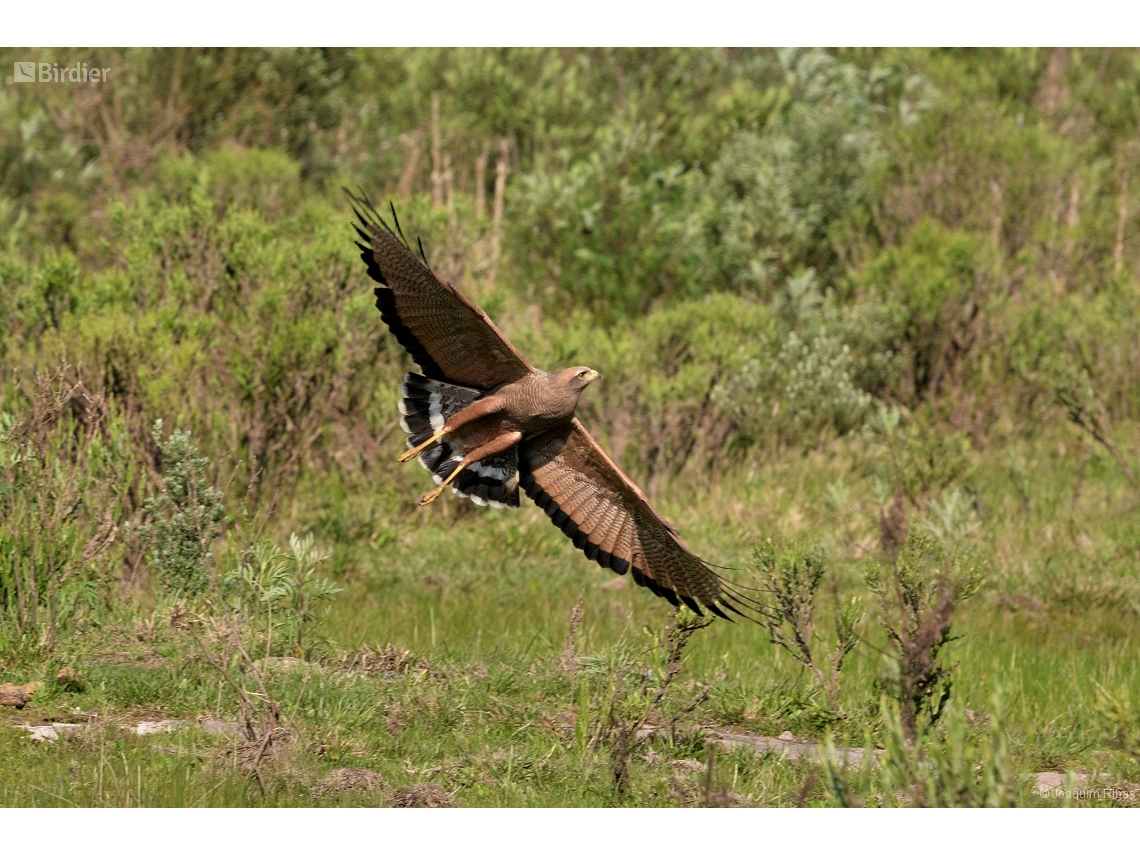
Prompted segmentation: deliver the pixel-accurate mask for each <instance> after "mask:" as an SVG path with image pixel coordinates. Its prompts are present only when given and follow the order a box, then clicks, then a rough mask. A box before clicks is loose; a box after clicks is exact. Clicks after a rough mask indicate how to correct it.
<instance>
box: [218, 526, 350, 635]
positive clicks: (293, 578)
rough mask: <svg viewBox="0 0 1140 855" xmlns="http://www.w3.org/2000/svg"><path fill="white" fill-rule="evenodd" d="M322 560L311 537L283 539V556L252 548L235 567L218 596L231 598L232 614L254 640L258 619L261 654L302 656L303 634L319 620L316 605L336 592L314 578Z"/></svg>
mask: <svg viewBox="0 0 1140 855" xmlns="http://www.w3.org/2000/svg"><path fill="white" fill-rule="evenodd" d="M326 560H328V556H327V555H324V554H322V553H321V552H320V550H318V549H317V547H316V545H315V544H314V542H313V536H312V535H311V534H309V535H305V536H304V537H298V536H297V535H296V534H291V535H289V550H288V552H283V551H281V550H280V549H279V548H278V547H277V545H276V544H273V543H269V542H261V543H256V544H254V545H253V546H251V547H249V549H247V550H246V553H245V555H244V557H243V559H242V561H241V563H240V564H239V565H238V567H237V568H236V569H235V570H234V571H233V572H231V573H230V574H229V575H227V576H226V578H225V579H224V580H223V582H222V591H223V592H224V593H225V594H227V595H229V596H230V597H232V599H233V603H234V605H235V606H236V610H237V611H240V612H241V614H243V615H244V616H246V619H247V620H248V621H249V622H250V623H251V624H252V625H253V627H254V628H255V629H256V630H257V631H258V633H259V634H260V630H261V627H260V626H259V618H260V617H261V615H262V613H264V620H265V630H264V639H265V641H264V649H265V651H266V655H267V656H268V655H269V654H270V653H271V652H272V651H273V650H274V649H275V648H274V644H273V642H274V639H275V638H276V641H277V648H276V649H278V650H281V651H284V652H286V653H287V654H288V655H292V656H299V655H302V654H303V653H304V652H305V646H304V640H305V630H306V628H307V627H308V626H309V625H310V624H312V623H313V622H314V621H315V620H317V618H319V617H320V616H321V611H320V607H321V605H320V604H322V603H324V602H327V601H328V600H331V599H332V598H333V597H334V596H335V595H336V594H337V593H339V592H340V588H337V587H336V586H335V585H333V584H332V583H331V582H329V581H328V580H327V579H322V578H320V577H318V576H316V575H315V574H316V571H317V567H318V565H320V564H321V563H322V562H324V561H326Z"/></svg>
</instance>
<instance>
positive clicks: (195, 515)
mask: <svg viewBox="0 0 1140 855" xmlns="http://www.w3.org/2000/svg"><path fill="white" fill-rule="evenodd" d="M151 437H152V439H153V440H154V442H155V444H156V445H158V446H160V447H161V449H162V485H163V489H162V491H161V492H160V493H159V494H158V495H157V496H152V497H150V498H148V499H146V500H145V501H144V502H143V510H144V512H145V513H146V514H148V515H149V516H150V517H151V519H152V520H153V521H152V522H149V523H147V524H146V525H144V526H141V527H140V528H139V536H140V538H141V539H142V541H143V543H144V544H146V547H147V550H148V552H149V560H150V567H151V569H152V570H153V571H154V572H155V575H156V576H157V577H158V581H159V582H160V583H161V584H162V586H163V587H164V588H165V589H166V590H168V591H170V592H172V593H174V594H176V595H181V594H191V595H192V594H200V593H202V592H203V591H205V590H206V587H207V586H208V585H209V583H210V569H211V567H212V565H213V553H212V546H213V543H214V541H215V540H217V538H218V537H219V536H221V533H222V532H221V523H222V521H223V520H224V519H225V515H226V513H225V507H224V506H223V505H222V495H221V493H220V492H218V490H216V489H215V488H214V487H213V486H212V485H211V484H210V480H209V478H208V477H207V475H206V467H207V465H208V464H209V462H210V460H209V458H208V457H199V456H198V448H197V446H196V445H194V443H192V442H191V441H190V434H189V433H188V432H187V431H184V430H178V429H177V428H175V429H174V430H173V431H171V433H170V436H169V437H167V438H166V440H165V441H164V440H163V438H162V419H159V420H158V421H156V422H155V423H154V428H153V430H152V431H151Z"/></svg>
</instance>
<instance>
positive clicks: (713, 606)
mask: <svg viewBox="0 0 1140 855" xmlns="http://www.w3.org/2000/svg"><path fill="white" fill-rule="evenodd" d="M705 608H706V609H708V610H709V611H710V612H712V613H713V614H714V615H716V616H717V617H718V618H724V619H725V620H726V621H728V622H729V623H735V621H733V619H732V618H730V617H729V616H728V615H726V614H725V613H724V612H722V611H721V610H720V607H719V606H718V605H717V604H716V603H705Z"/></svg>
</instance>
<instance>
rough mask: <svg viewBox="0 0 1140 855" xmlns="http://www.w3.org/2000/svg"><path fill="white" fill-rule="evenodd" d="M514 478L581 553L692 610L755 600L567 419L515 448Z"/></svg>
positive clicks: (743, 610) (739, 607)
mask: <svg viewBox="0 0 1140 855" xmlns="http://www.w3.org/2000/svg"><path fill="white" fill-rule="evenodd" d="M519 484H520V486H521V487H522V488H523V489H524V490H525V491H526V494H527V495H528V496H530V498H531V499H533V500H534V502H535V504H537V505H538V506H539V507H540V508H542V509H543V510H544V511H545V512H546V515H547V516H548V517H550V518H551V521H552V522H553V523H554V524H555V525H556V526H558V528H559V529H561V530H562V532H563V534H565V535H566V536H567V537H569V538H570V539H571V540H573V541H574V545H575V546H576V547H577V548H578V549H580V550H582V551H583V552H585V553H586V557H587V558H590V559H592V560H593V561H596V562H598V564H600V565H601V566H602V567H608V568H609V569H610V570H613V571H615V572H617V573H621V574H624V573H626V572H627V571H628V572H630V573H631V575H632V576H633V580H634V581H635V582H636V583H637V584H638V585H642V586H644V587H646V588H648V589H649V590H650V591H652V592H653V593H654V594H657V596H659V597H664V598H665V599H667V600H668V601H669V602H671V603H673V604H674V605H677V604H678V602H679V601H680V602H684V603H685V604H686V605H687V606H688V607H689V608H691V609H692V610H693V611H695V612H697V613H698V614H700V613H701V607H702V606H703V607H705V608H707V609H708V610H709V611H711V612H713V613H714V614H717V615H720V616H721V617H727V615H725V614H724V612H723V611H722V608H723V609H728V610H730V611H732V612H735V613H736V614H740V615H743V616H744V617H750V616H749V615H748V614H747V612H750V611H751V612H755V610H756V603H755V602H754V601H753V600H752V599H751V598H750V597H748V596H746V595H745V594H744V593H743V592H742V591H741V590H739V589H738V588H737V587H735V586H732V585H730V583H728V582H727V581H726V580H725V579H723V578H722V577H721V576H719V575H717V574H716V573H715V572H713V570H712V569H711V568H710V567H709V566H708V565H707V564H705V562H703V561H702V560H701V559H699V558H697V556H695V555H693V553H691V552H690V551H689V550H688V548H687V547H686V546H685V544H684V543H682V542H681V539H680V538H679V537H678V536H677V531H676V529H674V528H673V526H672V525H670V524H669V523H668V522H667V521H666V520H665V519H664V517H662V516H661V515H660V514H659V513H658V512H657V510H656V509H655V508H654V507H653V505H652V504H651V503H650V501H649V499H647V498H646V496H645V494H644V493H642V492H641V490H640V489H638V487H637V485H636V484H634V483H633V482H632V481H630V480H629V478H627V477H626V476H625V474H624V473H623V472H622V471H621V470H620V469H619V468H618V467H617V464H615V463H614V462H613V461H612V460H610V458H609V457H608V456H607V455H606V453H605V451H603V450H602V447H601V446H600V445H598V443H597V442H596V441H595V440H594V438H593V437H592V436H590V434H589V433H587V432H586V429H585V428H584V427H582V425H581V423H580V422H579V421H578V420H577V419H574V420H573V421H572V422H571V423H570V424H568V425H565V426H564V427H560V428H554V429H553V430H550V431H547V432H546V433H543V434H539V435H538V436H536V437H534V438H533V439H527V440H524V441H523V443H522V445H521V447H520V449H519Z"/></svg>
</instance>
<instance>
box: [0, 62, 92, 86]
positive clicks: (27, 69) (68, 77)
mask: <svg viewBox="0 0 1140 855" xmlns="http://www.w3.org/2000/svg"><path fill="white" fill-rule="evenodd" d="M110 72H111V69H109V68H91V67H89V66H88V65H87V63H85V62H76V63H75V64H74V65H63V66H61V65H60V64H59V63H58V62H14V63H12V82H13V83H106V82H107V75H108V74H110Z"/></svg>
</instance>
